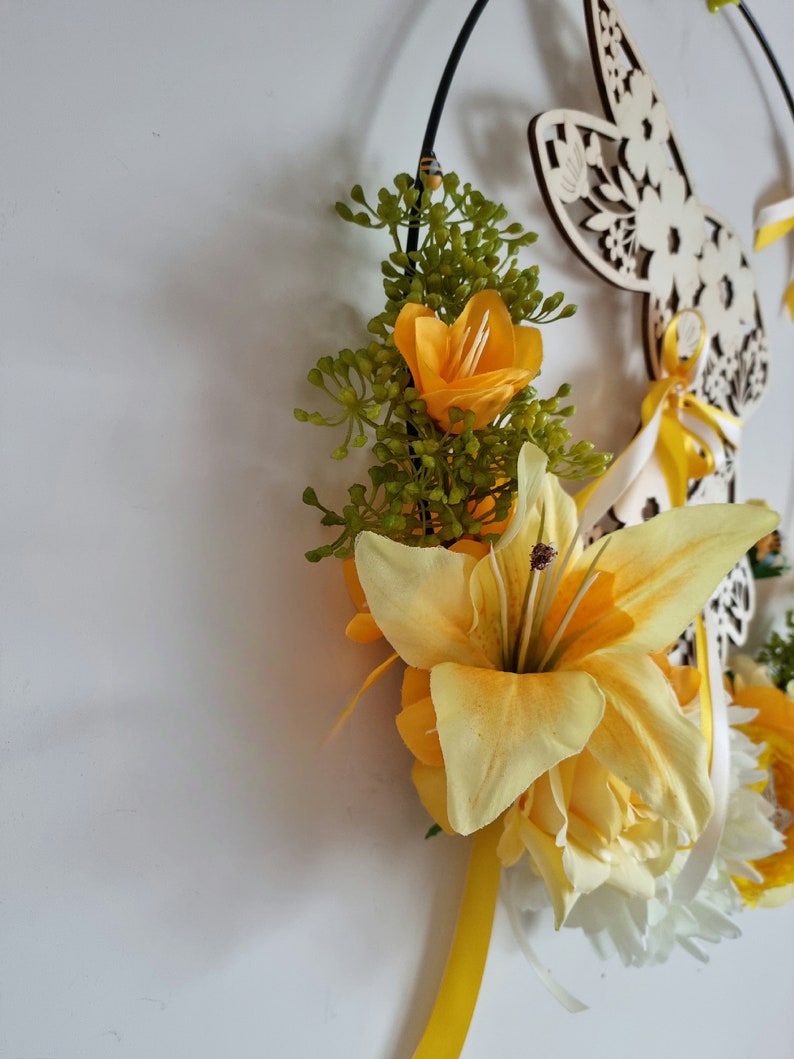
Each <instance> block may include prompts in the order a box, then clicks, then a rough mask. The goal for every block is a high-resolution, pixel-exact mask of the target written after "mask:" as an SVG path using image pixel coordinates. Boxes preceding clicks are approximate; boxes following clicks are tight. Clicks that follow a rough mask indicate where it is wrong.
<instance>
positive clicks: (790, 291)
mask: <svg viewBox="0 0 794 1059" xmlns="http://www.w3.org/2000/svg"><path fill="white" fill-rule="evenodd" d="M783 301H784V302H785V303H786V307H787V308H788V311H789V315H790V316H791V318H792V320H794V279H793V280H792V281H791V283H789V285H788V287H786V293H785V294H784V295H783Z"/></svg>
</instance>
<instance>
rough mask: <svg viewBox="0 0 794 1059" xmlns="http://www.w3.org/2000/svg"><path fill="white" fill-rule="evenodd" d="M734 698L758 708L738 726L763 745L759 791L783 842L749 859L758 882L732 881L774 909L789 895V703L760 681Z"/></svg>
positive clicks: (792, 772) (793, 777) (793, 862)
mask: <svg viewBox="0 0 794 1059" xmlns="http://www.w3.org/2000/svg"><path fill="white" fill-rule="evenodd" d="M734 702H735V703H736V704H737V705H739V706H747V707H749V708H750V709H753V710H757V711H758V714H757V716H756V717H755V718H754V719H753V720H752V721H750V722H749V723H747V724H743V725H742V731H743V732H744V733H745V734H746V735H748V736H749V737H750V739H752V740H753V742H754V743H758V744H764V747H765V749H764V750H763V751H762V753H761V755H760V757H759V762H758V763H759V765H760V767H761V768H765V769H767V772H768V777H769V778H768V782H767V784H766V789H765V790H764V791H763V792H762V793H763V794H764V795H765V796H766V797H767V798H768V799H769V800H770V801H771V802H772V804H773V805H774V807H775V814H774V816H773V821H774V823H775V825H776V827H777V828H778V830H779V831H780V832H781V834H782V835H783V838H784V839H785V842H786V847H785V849H782V850H780V852H779V853H773V854H771V855H770V856H769V857H764V859H763V860H756V861H752V862H751V863H752V866H753V867H754V868H755V870H756V871H757V872H759V873H760V875H761V876H762V881H761V882H751V881H750V880H749V879H741V878H735V879H734V882H735V883H736V886H737V887H738V889H739V892H740V893H741V895H742V898H743V899H744V901H745V902H746V903H747V904H749V905H764V906H766V907H771V908H775V907H777V906H778V905H782V904H784V903H785V902H786V901H790V900H791V899H792V898H793V897H794V702H792V701H791V699H790V698H789V697H788V695H786V694H785V692H782V691H780V689H779V688H776V687H772V686H763V685H756V686H750V687H744V688H742V689H741V690H739V691H737V692H736V693H735V695H734Z"/></svg>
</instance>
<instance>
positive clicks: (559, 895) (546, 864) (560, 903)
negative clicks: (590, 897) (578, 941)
mask: <svg viewBox="0 0 794 1059" xmlns="http://www.w3.org/2000/svg"><path fill="white" fill-rule="evenodd" d="M521 837H522V839H523V841H524V844H525V845H526V847H527V851H528V852H529V855H530V858H531V860H532V866H533V868H534V869H535V871H536V872H537V873H538V874H539V875H540V877H541V878H542V879H543V881H544V882H545V884H546V888H547V890H548V891H549V897H551V902H552V906H553V908H554V926H555V927H557V928H558V929H559V928H560V927H561V926H562V925H563V923H564V922H565V919H566V917H567V916H568V913H569V912H570V911H571V909H572V908H573V906H574V904H575V903H576V901H577V899H578V897H579V894H577V893H575V892H574V889H573V887H572V886H571V884H570V882H569V881H568V877H567V876H566V874H565V869H564V868H563V865H562V850H561V849H558V848H557V845H556V844H555V842H554V839H553V838H551V837H550V836H549V835H547V834H545V833H544V832H543V831H541V830H540V828H539V827H536V826H535V825H534V824H533V823H532V821H531V820H527V821H525V823H524V824H523V826H522V828H521Z"/></svg>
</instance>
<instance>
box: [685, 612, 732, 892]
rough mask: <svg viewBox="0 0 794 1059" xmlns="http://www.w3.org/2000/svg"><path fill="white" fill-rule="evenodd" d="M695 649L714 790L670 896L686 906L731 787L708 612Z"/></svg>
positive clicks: (713, 851) (716, 841) (707, 864)
mask: <svg viewBox="0 0 794 1059" xmlns="http://www.w3.org/2000/svg"><path fill="white" fill-rule="evenodd" d="M695 646H696V648H697V667H698V670H699V671H700V674H701V685H700V717H701V720H700V725H701V730H702V732H703V735H704V738H705V739H706V741H707V743H708V745H709V777H710V779H711V786H712V789H713V791H714V812H713V813H712V815H711V819H710V820H709V822H708V824H706V827H705V830H704V831H703V833H702V835H701V836H700V838H698V840H697V842H695V844H694V846H693V847H692V849H691V850H690V853H689V856H688V857H687V861H686V864H685V865H684V867H683V868H682V870H681V874H680V875H679V876H678V878H677V879H676V881H675V883H674V885H673V897H674V899H675V900H676V901H677V902H680V903H681V904H689V902H690V901H693V900H694V899H695V897H697V894H698V891H699V890H700V887H701V886H702V885H703V883H704V881H705V879H706V876H707V875H708V873H709V871H710V869H711V865H712V864H713V863H714V858H715V857H716V855H717V851H718V849H719V845H720V842H721V840H722V832H723V828H724V827H725V819H726V816H727V814H728V794H729V785H730V731H729V725H728V709H727V703H726V696H725V690H724V688H723V686H722V666H721V665H720V659H719V653H718V651H717V633H716V628H715V627H714V617H713V615H712V614H711V612H709V611H706V612H705V613H704V614H703V615H699V616H698V618H697V621H696V623H695Z"/></svg>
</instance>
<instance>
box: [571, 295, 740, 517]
mask: <svg viewBox="0 0 794 1059" xmlns="http://www.w3.org/2000/svg"><path fill="white" fill-rule="evenodd" d="M707 340H708V334H707V331H706V325H705V323H704V321H703V317H702V316H701V315H700V313H698V312H696V311H695V310H694V309H683V310H682V311H681V312H679V313H676V315H675V316H674V317H673V318H672V320H671V321H670V323H669V324H668V325H667V328H666V330H665V333H664V336H663V339H662V358H661V377H660V378H658V379H653V380H652V381H651V383H650V386H649V388H648V395H647V396H646V398H645V400H644V401H643V403H642V427H641V428H640V430H639V431H638V433H637V434H636V436H635V437H634V439H633V440H632V441H631V443H630V444H629V445H628V446H627V447H626V448H625V449H624V451H623V452H622V453H621V454H620V456H618V458H617V459H616V460H615V461H614V463H612V464H611V465H610V467H609V469H608V470H607V471H606V473H605V474H602V475H601V477H600V478H596V479H595V480H594V481H592V482H590V484H589V485H586V486H585V487H584V488H583V489H580V490H579V492H578V493H577V494H576V506H577V507H578V509H579V516H580V518H581V520H582V525H583V526H585V527H591V526H594V525H595V524H596V523H597V522H598V521H599V520H600V519H601V518H602V517H603V516H604V515H605V514H606V512H607V511H609V509H610V508H611V507H614V506H615V505H616V504H617V503H618V502H619V501H620V500H621V498H623V499H624V500H625V498H626V497H629V496H631V495H633V494H638V495H640V496H641V497H642V496H645V495H647V494H645V493H644V492H643V489H644V486H643V484H642V483H643V472H644V471H645V469H646V467H647V466H648V465H649V464H650V463H651V462H652V461H654V460H655V461H656V462H657V464H658V465H659V467H660V468H661V471H662V473H663V475H664V480H665V484H666V485H667V490H668V493H669V497H670V504H671V505H672V506H673V507H677V506H680V505H681V504H684V503H685V502H686V494H687V485H688V483H689V479H690V478H704V477H705V476H706V475H707V474H712V473H713V472H714V471H716V470H718V469H719V468H720V467H721V466H722V465H723V463H724V462H725V446H726V444H727V445H730V446H731V447H732V448H737V447H738V445H739V439H740V435H741V427H742V424H741V420H739V419H737V418H736V416H732V415H730V414H729V413H727V412H723V411H722V410H721V409H719V408H715V407H714V406H713V405H710V404H707V403H706V402H705V401H701V400H700V399H699V398H698V397H695V396H694V394H692V392H691V390H692V388H693V386H694V385H695V383H696V382H697V378H698V374H699V371H700V369H701V368H702V366H703V365H702V362H701V361H700V356H701V353H702V352H703V350H704V348H705V347H706V342H707ZM682 349H683V353H682Z"/></svg>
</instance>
